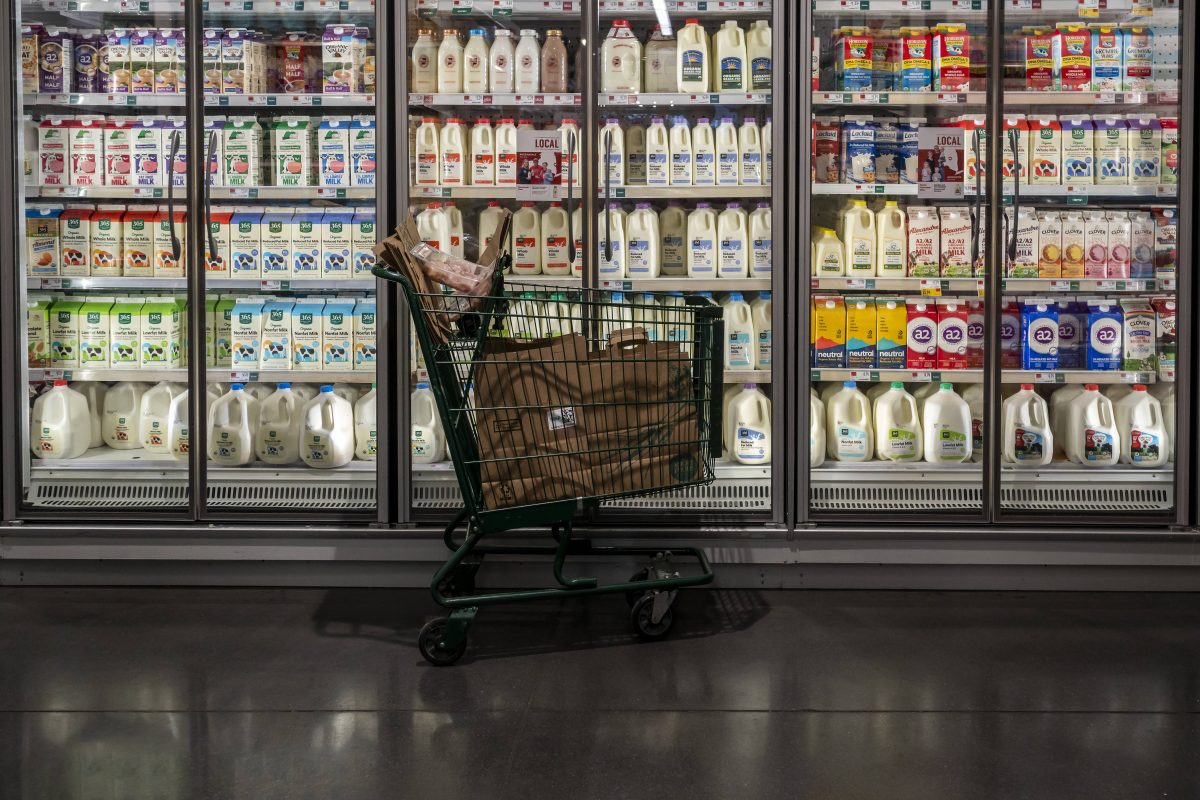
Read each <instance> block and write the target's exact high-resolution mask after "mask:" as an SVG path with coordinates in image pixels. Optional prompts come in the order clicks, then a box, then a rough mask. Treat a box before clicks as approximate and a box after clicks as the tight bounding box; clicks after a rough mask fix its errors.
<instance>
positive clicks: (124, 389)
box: [102, 381, 149, 450]
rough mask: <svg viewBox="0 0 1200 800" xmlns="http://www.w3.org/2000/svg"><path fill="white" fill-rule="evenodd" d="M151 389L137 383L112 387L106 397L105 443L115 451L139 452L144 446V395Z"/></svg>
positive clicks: (129, 382)
mask: <svg viewBox="0 0 1200 800" xmlns="http://www.w3.org/2000/svg"><path fill="white" fill-rule="evenodd" d="M148 388H149V387H148V386H147V385H146V384H144V383H138V382H137V381H126V382H124V383H118V384H115V385H113V386H110V387H109V389H108V392H107V393H105V395H104V420H103V423H102V424H103V426H104V443H105V444H107V445H108V446H109V447H111V448H112V449H114V450H138V449H140V448H141V446H142V435H141V430H140V428H139V423H140V421H141V417H140V416H139V413H138V412H139V411H140V410H141V404H142V395H143V394H145V393H146V389H148Z"/></svg>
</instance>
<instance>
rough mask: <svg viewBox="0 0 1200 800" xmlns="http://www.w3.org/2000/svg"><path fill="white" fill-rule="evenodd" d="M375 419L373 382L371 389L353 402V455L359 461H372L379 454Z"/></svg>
mask: <svg viewBox="0 0 1200 800" xmlns="http://www.w3.org/2000/svg"><path fill="white" fill-rule="evenodd" d="M375 420H376V416H375V384H371V391H369V392H367V393H366V394H364V395H363V396H362V397H360V398H358V402H357V403H355V404H354V455H355V456H356V457H357V458H358V459H359V460H360V461H374V460H375V458H376V456H378V455H379V437H378V435H377V434H378V430H377V426H376V424H375Z"/></svg>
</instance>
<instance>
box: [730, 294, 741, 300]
mask: <svg viewBox="0 0 1200 800" xmlns="http://www.w3.org/2000/svg"><path fill="white" fill-rule="evenodd" d="M729 299H730V300H733V301H734V302H741V299H742V293H741V292H730V293H729Z"/></svg>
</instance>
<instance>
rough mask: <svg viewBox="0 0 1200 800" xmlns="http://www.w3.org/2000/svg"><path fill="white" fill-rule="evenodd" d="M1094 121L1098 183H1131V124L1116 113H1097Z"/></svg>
mask: <svg viewBox="0 0 1200 800" xmlns="http://www.w3.org/2000/svg"><path fill="white" fill-rule="evenodd" d="M1093 122H1094V124H1095V126H1096V183H1098V184H1101V185H1113V184H1127V183H1129V126H1128V125H1126V123H1125V120H1123V119H1121V117H1119V116H1117V115H1115V114H1097V115H1096V116H1095V117H1093ZM1160 135H1161V134H1160Z"/></svg>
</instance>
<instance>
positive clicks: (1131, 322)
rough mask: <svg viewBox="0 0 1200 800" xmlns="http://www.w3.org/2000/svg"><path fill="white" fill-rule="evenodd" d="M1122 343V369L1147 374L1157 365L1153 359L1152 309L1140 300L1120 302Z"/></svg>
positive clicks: (1153, 319)
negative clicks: (1123, 350)
mask: <svg viewBox="0 0 1200 800" xmlns="http://www.w3.org/2000/svg"><path fill="white" fill-rule="evenodd" d="M1121 316H1122V322H1123V326H1122V337H1121V338H1122V342H1123V344H1124V349H1125V353H1124V358H1123V360H1122V369H1126V370H1129V371H1132V372H1149V371H1151V370H1154V369H1155V368H1156V367H1157V366H1158V364H1157V360H1156V359H1155V352H1154V338H1155V336H1154V335H1155V331H1156V324H1157V323H1156V320H1155V318H1154V309H1153V308H1151V306H1150V303H1149V302H1147V301H1146V300H1144V299H1142V298H1130V299H1124V300H1122V301H1121Z"/></svg>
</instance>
